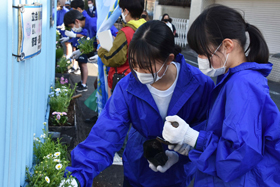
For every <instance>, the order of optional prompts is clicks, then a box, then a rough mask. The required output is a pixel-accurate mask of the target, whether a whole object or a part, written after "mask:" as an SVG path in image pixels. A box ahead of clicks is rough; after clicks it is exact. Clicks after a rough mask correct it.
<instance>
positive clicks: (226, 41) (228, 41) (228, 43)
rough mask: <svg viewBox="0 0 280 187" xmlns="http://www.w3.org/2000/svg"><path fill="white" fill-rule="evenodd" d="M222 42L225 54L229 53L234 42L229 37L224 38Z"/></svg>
mask: <svg viewBox="0 0 280 187" xmlns="http://www.w3.org/2000/svg"><path fill="white" fill-rule="evenodd" d="M223 44H224V47H225V50H226V54H228V53H230V52H231V51H232V50H233V49H234V46H235V44H234V42H233V41H232V40H231V39H229V38H226V39H224V41H223Z"/></svg>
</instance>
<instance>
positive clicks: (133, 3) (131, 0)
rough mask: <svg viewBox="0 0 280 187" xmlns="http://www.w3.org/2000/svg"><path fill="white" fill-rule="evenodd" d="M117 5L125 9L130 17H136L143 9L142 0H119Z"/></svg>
mask: <svg viewBox="0 0 280 187" xmlns="http://www.w3.org/2000/svg"><path fill="white" fill-rule="evenodd" d="M119 6H120V8H122V9H123V10H124V9H127V10H128V11H129V13H130V15H131V17H132V18H134V19H138V18H140V16H141V14H142V12H143V10H144V0H120V1H119Z"/></svg>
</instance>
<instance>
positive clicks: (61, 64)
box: [55, 57, 71, 73]
mask: <svg viewBox="0 0 280 187" xmlns="http://www.w3.org/2000/svg"><path fill="white" fill-rule="evenodd" d="M70 65H71V62H69V63H68V61H67V59H66V58H65V57H62V58H60V59H59V61H58V62H57V65H56V68H55V73H66V72H67V70H68V67H69V66H70Z"/></svg>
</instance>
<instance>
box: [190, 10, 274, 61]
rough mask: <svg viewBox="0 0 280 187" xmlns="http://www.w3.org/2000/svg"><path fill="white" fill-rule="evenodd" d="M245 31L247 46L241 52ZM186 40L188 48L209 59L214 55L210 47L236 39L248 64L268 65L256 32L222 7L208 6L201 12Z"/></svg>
mask: <svg viewBox="0 0 280 187" xmlns="http://www.w3.org/2000/svg"><path fill="white" fill-rule="evenodd" d="M246 31H247V32H248V34H249V37H250V44H249V47H248V48H247V49H246V50H244V48H245V44H246V40H247V38H246V34H245V32H246ZM187 38H188V43H189V46H190V48H191V49H193V50H194V51H195V52H196V53H198V54H200V55H206V56H207V57H208V59H209V60H210V57H211V56H212V54H213V52H214V51H213V49H210V46H214V47H216V48H217V47H218V46H219V45H220V44H221V43H222V42H223V40H224V39H226V38H228V39H235V40H237V41H238V42H239V43H240V45H241V47H242V48H243V50H244V51H245V53H246V52H247V51H248V50H250V51H249V53H248V56H247V61H248V62H257V63H268V58H269V50H268V46H267V44H266V42H265V40H264V37H263V35H262V34H261V32H260V30H259V29H258V28H257V27H255V26H253V25H250V24H248V23H246V22H245V20H244V19H243V17H242V15H241V14H240V13H239V12H238V11H236V10H234V9H232V8H229V7H226V6H223V5H214V6H210V7H208V8H207V9H206V10H204V11H203V12H202V13H201V14H200V15H199V16H198V17H197V18H196V20H195V21H194V22H193V24H192V25H191V27H190V29H189V32H188V36H187ZM214 50H215V49H214Z"/></svg>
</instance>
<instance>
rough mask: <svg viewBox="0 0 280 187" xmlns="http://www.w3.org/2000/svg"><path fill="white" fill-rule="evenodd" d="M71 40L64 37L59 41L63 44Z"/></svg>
mask: <svg viewBox="0 0 280 187" xmlns="http://www.w3.org/2000/svg"><path fill="white" fill-rule="evenodd" d="M69 39H70V38H69V37H62V38H60V39H59V41H61V42H62V43H64V42H67V41H68V40H69Z"/></svg>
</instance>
